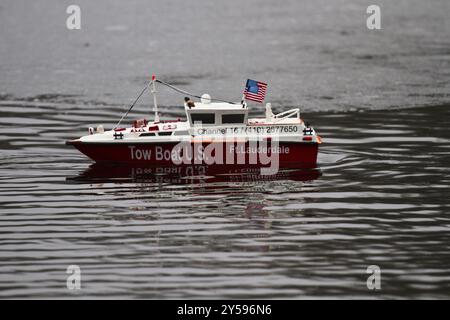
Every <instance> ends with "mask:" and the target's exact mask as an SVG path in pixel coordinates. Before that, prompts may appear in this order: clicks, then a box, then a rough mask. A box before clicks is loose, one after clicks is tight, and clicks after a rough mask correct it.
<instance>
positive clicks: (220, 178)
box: [67, 163, 321, 184]
mask: <svg viewBox="0 0 450 320" xmlns="http://www.w3.org/2000/svg"><path fill="white" fill-rule="evenodd" d="M320 176H321V172H320V170H319V169H318V168H317V167H313V168H311V167H302V168H280V170H278V172H277V173H275V174H269V175H267V174H261V168H260V167H258V166H248V165H244V166H242V165H233V166H230V165H226V166H223V165H181V166H173V165H172V166H131V165H126V164H111V163H94V164H92V165H91V166H89V168H88V169H86V170H85V171H84V172H81V173H80V174H79V175H78V176H75V177H68V178H67V180H70V181H79V182H92V183H106V182H136V183H168V184H191V183H202V182H205V183H212V182H253V181H254V182H257V181H261V182H264V181H277V180H292V181H311V180H315V179H317V178H319V177H320Z"/></svg>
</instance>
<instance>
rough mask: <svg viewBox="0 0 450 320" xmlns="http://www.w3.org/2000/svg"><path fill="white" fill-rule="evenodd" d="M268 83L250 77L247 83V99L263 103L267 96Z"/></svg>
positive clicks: (245, 94)
mask: <svg viewBox="0 0 450 320" xmlns="http://www.w3.org/2000/svg"><path fill="white" fill-rule="evenodd" d="M266 91H267V83H264V82H259V81H255V80H251V79H248V80H247V84H246V85H245V90H244V97H245V99H247V100H251V101H256V102H259V103H262V102H263V101H264V97H265V96H266Z"/></svg>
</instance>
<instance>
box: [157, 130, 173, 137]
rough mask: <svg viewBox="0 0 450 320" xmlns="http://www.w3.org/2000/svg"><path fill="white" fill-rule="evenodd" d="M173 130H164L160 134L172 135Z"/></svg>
mask: <svg viewBox="0 0 450 320" xmlns="http://www.w3.org/2000/svg"><path fill="white" fill-rule="evenodd" d="M172 133H173V131H164V132H160V133H159V135H160V136H170V135H172Z"/></svg>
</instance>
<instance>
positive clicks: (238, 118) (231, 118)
mask: <svg viewBox="0 0 450 320" xmlns="http://www.w3.org/2000/svg"><path fill="white" fill-rule="evenodd" d="M244 119H245V115H244V114H242V113H241V114H223V115H222V123H224V124H225V123H244Z"/></svg>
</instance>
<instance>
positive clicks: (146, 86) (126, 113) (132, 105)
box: [114, 80, 153, 129]
mask: <svg viewBox="0 0 450 320" xmlns="http://www.w3.org/2000/svg"><path fill="white" fill-rule="evenodd" d="M152 82H153V80H152V81H150V82H149V83H147V84H146V85H145V87H144V88H143V89H142V91H141V93H140V94H139V95H138V96H137V98H136V100H134V102H133V103H132V104H131V106H130V108H129V109H128V110H127V112H125V114H124V115H123V116H122V118H120V120H119V122H118V123H117V124H116V126H115V127H114V129H116V128H117V127H118V126H119V125H120V123H121V122H122V120H123V119H124V118H125V117H126V116H127V115H128V113H129V112H130V111H131V109H133V107H134V105H135V104H136V102H138V100H139V98H140V97H141V96H142V95H143V94H144V92H145V90H147V89H148V87H149V86H150V85H151V84H152Z"/></svg>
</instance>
